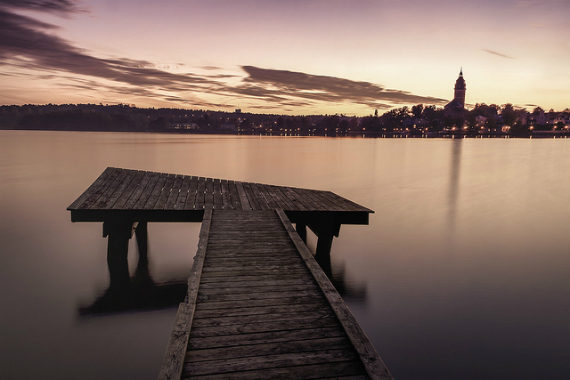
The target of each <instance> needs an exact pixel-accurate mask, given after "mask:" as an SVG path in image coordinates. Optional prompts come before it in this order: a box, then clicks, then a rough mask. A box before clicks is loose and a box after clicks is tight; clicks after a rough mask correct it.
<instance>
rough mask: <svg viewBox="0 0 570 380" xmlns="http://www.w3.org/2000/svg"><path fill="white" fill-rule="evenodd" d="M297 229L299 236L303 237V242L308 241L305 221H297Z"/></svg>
mask: <svg viewBox="0 0 570 380" xmlns="http://www.w3.org/2000/svg"><path fill="white" fill-rule="evenodd" d="M295 230H296V231H297V234H299V237H300V238H301V240H303V243H305V244H306V243H307V225H306V224H305V223H300V222H297V223H296V224H295Z"/></svg>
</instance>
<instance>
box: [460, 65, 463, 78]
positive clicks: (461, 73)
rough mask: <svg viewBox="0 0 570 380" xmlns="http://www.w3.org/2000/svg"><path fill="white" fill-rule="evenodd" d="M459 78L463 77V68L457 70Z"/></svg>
mask: <svg viewBox="0 0 570 380" xmlns="http://www.w3.org/2000/svg"><path fill="white" fill-rule="evenodd" d="M459 76H460V77H462V76H463V66H461V69H460V70H459Z"/></svg>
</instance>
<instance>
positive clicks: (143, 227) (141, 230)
mask: <svg viewBox="0 0 570 380" xmlns="http://www.w3.org/2000/svg"><path fill="white" fill-rule="evenodd" d="M135 236H136V239H137V248H138V251H139V257H138V262H137V269H136V272H135V278H134V282H135V283H136V284H141V283H148V284H150V283H152V280H151V278H150V271H149V268H148V266H149V265H148V227H147V222H139V223H138V225H137V227H136V229H135Z"/></svg>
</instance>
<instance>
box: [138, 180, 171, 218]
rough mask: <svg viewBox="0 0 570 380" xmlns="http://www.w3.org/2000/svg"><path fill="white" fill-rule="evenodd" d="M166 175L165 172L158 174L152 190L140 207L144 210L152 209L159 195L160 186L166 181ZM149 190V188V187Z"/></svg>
mask: <svg viewBox="0 0 570 380" xmlns="http://www.w3.org/2000/svg"><path fill="white" fill-rule="evenodd" d="M166 179H167V176H166V175H165V174H160V175H159V176H158V178H157V180H156V183H155V185H154V187H153V188H152V191H151V192H150V193H149V194H148V197H147V200H146V202H145V204H144V206H143V207H142V208H144V209H145V210H152V209H153V208H154V205H155V204H156V202H157V201H158V197H159V196H160V192H161V191H162V187H163V186H164V183H165V182H166ZM149 190H150V189H149Z"/></svg>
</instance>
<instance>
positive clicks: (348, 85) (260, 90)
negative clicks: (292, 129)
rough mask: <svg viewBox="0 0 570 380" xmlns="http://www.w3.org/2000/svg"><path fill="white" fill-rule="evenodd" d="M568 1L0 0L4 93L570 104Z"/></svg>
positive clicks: (372, 104) (294, 107)
mask: <svg viewBox="0 0 570 380" xmlns="http://www.w3.org/2000/svg"><path fill="white" fill-rule="evenodd" d="M569 16H570V1H569V0H547V1H531V0H530V1H515V0H513V1H500V0H492V1H489V0H480V1H461V0H458V1H447V0H434V1H398V0H289V1H285V0H202V1H190V0H162V1H149V0H138V1H135V0H98V1H96V0H92V1H89V0H82V1H73V0H0V88H1V91H0V104H25V103H40V104H43V103H103V104H105V103H109V104H112V103H113V104H114V103H127V104H134V105H136V106H139V107H177V108H178V107H180V108H200V109H213V110H217V109H221V110H233V109H234V108H241V109H242V110H243V111H246V112H259V113H284V114H324V113H345V114H355V115H367V114H371V113H373V112H374V109H375V108H377V109H379V110H380V111H385V110H388V109H390V108H393V107H400V106H403V105H413V104H417V103H424V104H436V105H443V104H445V103H447V102H448V101H449V100H450V99H451V98H452V96H453V85H454V83H455V79H456V78H457V75H458V73H459V69H460V67H461V66H462V67H463V73H464V77H465V80H466V82H467V95H466V102H467V104H468V105H473V104H475V103H481V102H484V103H487V104H489V103H496V104H504V103H507V102H510V103H513V104H515V105H517V106H521V107H527V108H529V109H531V108H533V107H535V106H536V105H539V106H541V107H543V108H545V109H550V108H554V109H555V110H563V109H564V108H567V107H570V75H569V67H570V66H569V63H568V62H570V22H569V21H568V20H569V19H568V17H569Z"/></svg>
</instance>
